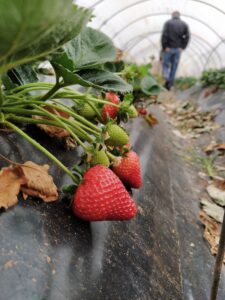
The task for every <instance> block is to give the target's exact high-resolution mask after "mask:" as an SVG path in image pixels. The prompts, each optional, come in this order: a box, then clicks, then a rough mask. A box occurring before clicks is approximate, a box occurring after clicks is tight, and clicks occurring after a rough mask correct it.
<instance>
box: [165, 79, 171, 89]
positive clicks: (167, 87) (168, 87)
mask: <svg viewBox="0 0 225 300" xmlns="http://www.w3.org/2000/svg"><path fill="white" fill-rule="evenodd" d="M165 88H166V89H167V90H168V91H169V90H170V86H169V82H168V81H166V83H165Z"/></svg>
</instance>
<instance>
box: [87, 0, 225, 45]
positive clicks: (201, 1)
mask: <svg viewBox="0 0 225 300" xmlns="http://www.w3.org/2000/svg"><path fill="white" fill-rule="evenodd" d="M150 1H151V0H139V1H136V2H135V3H132V4H129V5H127V6H125V7H123V8H122V9H120V10H119V11H117V12H115V13H114V14H112V15H111V16H110V17H109V18H107V19H106V20H105V21H103V22H102V23H101V25H100V26H99V29H101V28H102V27H103V26H104V25H106V24H107V23H108V22H109V21H110V20H112V19H113V18H114V17H116V16H117V15H119V14H120V13H121V12H123V11H125V10H127V9H129V8H132V7H134V6H135V5H138V4H142V3H144V2H150ZM190 1H193V2H197V3H201V4H203V5H206V6H209V7H211V8H213V9H215V10H217V11H218V12H220V13H222V14H223V15H225V12H224V11H223V10H222V9H220V8H218V7H216V6H215V5H213V4H210V3H208V2H205V1H203V0H190ZM99 2H102V1H101V0H100V1H98V2H97V4H99ZM94 6H95V5H94ZM96 6H97V5H96ZM92 7H93V6H92ZM183 15H184V14H183ZM220 39H222V38H221V37H220Z"/></svg>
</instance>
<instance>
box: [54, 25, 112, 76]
mask: <svg viewBox="0 0 225 300" xmlns="http://www.w3.org/2000/svg"><path fill="white" fill-rule="evenodd" d="M115 58H116V49H115V47H114V45H113V42H112V41H111V39H110V38H109V37H108V36H107V35H105V34H104V33H102V32H100V31H98V30H96V29H93V28H85V29H84V30H83V31H82V32H81V33H80V34H79V35H78V36H77V37H76V38H74V39H72V40H71V41H70V42H68V43H66V44H65V45H64V46H63V53H62V54H61V55H60V54H59V55H57V56H55V57H54V59H53V61H54V62H56V63H58V64H61V65H63V66H64V67H66V68H68V69H69V70H70V71H75V70H81V69H84V68H85V69H87V68H88V69H89V68H93V67H96V66H98V65H101V64H104V63H105V62H110V61H113V60H115Z"/></svg>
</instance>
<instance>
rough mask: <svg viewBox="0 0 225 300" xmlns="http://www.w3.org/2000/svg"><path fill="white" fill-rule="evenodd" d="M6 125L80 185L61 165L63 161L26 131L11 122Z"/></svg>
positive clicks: (6, 122)
mask: <svg viewBox="0 0 225 300" xmlns="http://www.w3.org/2000/svg"><path fill="white" fill-rule="evenodd" d="M4 124H5V125H7V126H8V127H9V128H11V129H13V130H14V131H16V132H17V133H18V134H19V135H21V136H22V137H23V138H25V139H26V140H27V141H28V142H30V143H31V144H32V145H33V146H35V147H36V148H37V149H38V150H40V151H41V152H42V153H44V154H45V155H46V156H47V157H48V158H50V159H51V160H52V161H54V162H55V163H56V164H57V165H58V166H59V167H60V168H61V169H62V170H63V171H64V172H65V173H66V174H67V175H69V176H70V178H71V179H72V180H73V181H74V182H75V183H76V184H78V183H79V182H78V180H77V178H76V176H74V175H73V173H72V172H71V171H70V170H69V169H68V168H67V167H66V166H65V165H64V164H63V163H61V161H59V160H58V159H57V158H56V157H55V156H54V155H53V154H52V153H51V152H49V151H48V150H47V149H45V148H44V147H43V146H41V145H40V144H39V143H38V142H36V141H35V140H34V139H32V138H31V137H30V136H29V135H27V134H26V133H25V132H24V131H22V130H21V129H20V128H18V127H17V126H16V125H14V124H12V123H11V122H9V121H5V122H4Z"/></svg>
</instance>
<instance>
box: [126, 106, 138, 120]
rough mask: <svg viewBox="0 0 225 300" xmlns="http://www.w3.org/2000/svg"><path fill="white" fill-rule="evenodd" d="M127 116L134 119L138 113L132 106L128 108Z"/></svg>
mask: <svg viewBox="0 0 225 300" xmlns="http://www.w3.org/2000/svg"><path fill="white" fill-rule="evenodd" d="M128 115H129V117H130V118H136V117H137V116H138V111H137V110H136V108H135V106H134V105H133V104H132V105H131V106H129V108H128Z"/></svg>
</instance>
